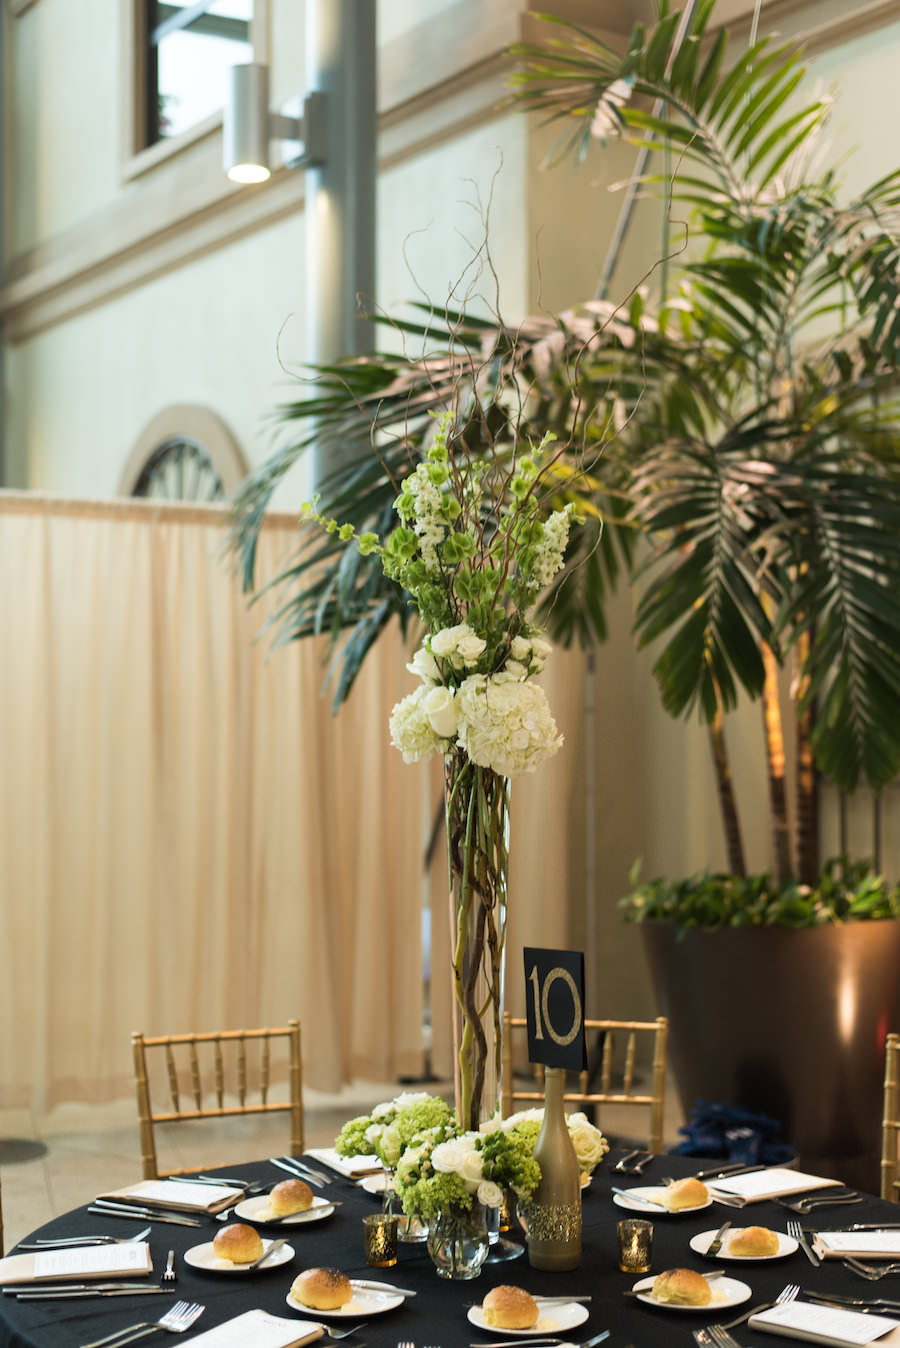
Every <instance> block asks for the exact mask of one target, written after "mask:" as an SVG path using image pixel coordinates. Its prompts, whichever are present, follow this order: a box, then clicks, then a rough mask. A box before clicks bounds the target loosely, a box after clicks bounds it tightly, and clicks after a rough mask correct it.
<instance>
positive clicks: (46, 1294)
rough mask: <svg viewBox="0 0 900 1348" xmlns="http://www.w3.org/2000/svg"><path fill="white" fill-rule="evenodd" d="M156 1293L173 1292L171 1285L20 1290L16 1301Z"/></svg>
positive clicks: (144, 1295)
mask: <svg viewBox="0 0 900 1348" xmlns="http://www.w3.org/2000/svg"><path fill="white" fill-rule="evenodd" d="M156 1293H168V1295H170V1297H171V1294H172V1290H171V1287H116V1290H115V1291H97V1290H96V1289H93V1287H92V1289H90V1290H84V1291H63V1290H59V1291H18V1293H16V1301H67V1299H70V1298H71V1299H78V1298H84V1297H150V1295H155V1294H156Z"/></svg>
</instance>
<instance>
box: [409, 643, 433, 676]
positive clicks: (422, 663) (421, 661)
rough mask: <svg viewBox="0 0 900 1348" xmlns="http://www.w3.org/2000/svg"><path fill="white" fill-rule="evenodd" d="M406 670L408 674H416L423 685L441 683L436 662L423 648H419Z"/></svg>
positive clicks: (429, 652)
mask: <svg viewBox="0 0 900 1348" xmlns="http://www.w3.org/2000/svg"><path fill="white" fill-rule="evenodd" d="M406 668H407V669H408V670H409V672H410V674H418V676H419V678H420V679H421V680H422V682H423V683H440V681H441V674H440V670H439V669H438V667H437V661H436V660H435V658H434V656H433V655H432V654H431V651H429V650H426V649H425V647H424V646H420V647H419V649H418V650H417V651H416V653H415V655H414V656H413V658H412V660H411V661H410V662H409V664H408V665H407V666H406Z"/></svg>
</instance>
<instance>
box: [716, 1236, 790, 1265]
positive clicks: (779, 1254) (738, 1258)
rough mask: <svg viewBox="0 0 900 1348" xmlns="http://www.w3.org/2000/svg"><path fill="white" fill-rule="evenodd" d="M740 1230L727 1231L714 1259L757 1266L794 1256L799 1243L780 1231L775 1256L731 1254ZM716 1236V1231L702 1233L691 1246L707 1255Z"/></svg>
mask: <svg viewBox="0 0 900 1348" xmlns="http://www.w3.org/2000/svg"><path fill="white" fill-rule="evenodd" d="M740 1229H741V1228H740V1227H738V1228H737V1230H735V1231H726V1233H725V1239H724V1241H723V1242H722V1248H721V1250H720V1251H719V1253H718V1254H714V1255H713V1256H712V1257H713V1259H726V1260H727V1259H733V1260H734V1262H735V1263H739V1264H756V1263H759V1262H760V1261H765V1260H766V1259H786V1258H787V1256H788V1255H789V1254H793V1253H794V1252H795V1251H796V1249H797V1242H796V1240H794V1237H793V1236H785V1235H782V1233H781V1232H780V1231H776V1232H775V1234H776V1236H777V1237H778V1249H777V1250H776V1251H775V1253H774V1254H731V1253H730V1251H729V1249H728V1242H729V1240H730V1239H731V1237H732V1236H736V1235H737V1233H738V1231H739V1230H740ZM715 1234H716V1233H715V1231H701V1232H700V1234H699V1235H696V1236H691V1239H690V1246H691V1249H692V1250H693V1251H694V1253H695V1254H706V1251H707V1249H708V1247H709V1246H710V1244H711V1243H712V1239H713V1236H714V1235H715Z"/></svg>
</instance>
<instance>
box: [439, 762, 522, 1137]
mask: <svg viewBox="0 0 900 1348" xmlns="http://www.w3.org/2000/svg"><path fill="white" fill-rule="evenodd" d="M444 786H445V809H446V823H447V855H448V862H449V879H450V948H451V950H452V951H453V970H452V974H453V1009H454V1026H453V1031H454V1033H453V1049H454V1062H455V1084H456V1106H457V1110H458V1111H459V1118H460V1122H461V1124H462V1126H463V1128H466V1129H469V1128H471V1129H475V1128H477V1127H478V1125H479V1124H480V1123H482V1122H483V1121H484V1120H485V1119H488V1118H490V1117H491V1115H492V1114H494V1113H495V1111H496V1109H497V1106H498V1104H499V1094H500V1066H501V1041H502V1034H503V992H504V987H503V985H504V968H505V951H506V914H507V907H506V903H507V881H508V871H509V779H508V778H507V777H501V776H500V775H499V774H498V773H496V772H493V771H492V770H491V769H490V768H481V767H478V765H477V764H475V763H473V762H472V761H471V760H470V759H469V757H468V755H467V754H466V753H464V752H463V750H461V749H454V750H453V751H452V752H451V753H450V754H448V755H447V757H446V758H445V759H444Z"/></svg>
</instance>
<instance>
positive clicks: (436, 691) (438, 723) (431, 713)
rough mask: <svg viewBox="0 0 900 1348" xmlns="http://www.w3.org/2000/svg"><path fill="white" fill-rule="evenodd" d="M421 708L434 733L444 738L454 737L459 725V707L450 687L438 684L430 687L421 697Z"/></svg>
mask: <svg viewBox="0 0 900 1348" xmlns="http://www.w3.org/2000/svg"><path fill="white" fill-rule="evenodd" d="M422 710H423V711H424V713H425V715H426V716H427V717H428V723H429V725H430V726H431V728H432V730H433V731H434V733H435V734H436V735H440V737H441V739H445V740H450V739H453V738H454V736H455V735H456V731H457V728H458V727H459V708H458V707H457V705H456V698H455V697H454V696H453V690H452V689H450V688H443V687H441V686H440V685H438V687H436V688H432V689H430V690H429V692H428V693H427V695H426V696H425V698H424V699H423V702H422Z"/></svg>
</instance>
